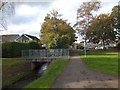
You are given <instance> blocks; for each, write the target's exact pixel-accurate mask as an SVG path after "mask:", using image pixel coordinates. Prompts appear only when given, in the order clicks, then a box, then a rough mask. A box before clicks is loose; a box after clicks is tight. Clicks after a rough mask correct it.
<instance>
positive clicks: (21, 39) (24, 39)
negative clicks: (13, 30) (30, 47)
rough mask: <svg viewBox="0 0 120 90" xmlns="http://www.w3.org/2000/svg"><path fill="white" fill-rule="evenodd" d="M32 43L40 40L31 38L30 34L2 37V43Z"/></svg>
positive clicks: (0, 37) (0, 40) (0, 39)
mask: <svg viewBox="0 0 120 90" xmlns="http://www.w3.org/2000/svg"><path fill="white" fill-rule="evenodd" d="M30 41H37V42H38V41H39V39H38V38H37V37H35V36H31V35H28V34H22V35H21V36H20V35H19V34H10V35H0V42H21V43H25V42H30Z"/></svg>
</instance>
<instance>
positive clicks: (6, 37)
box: [0, 34, 19, 42]
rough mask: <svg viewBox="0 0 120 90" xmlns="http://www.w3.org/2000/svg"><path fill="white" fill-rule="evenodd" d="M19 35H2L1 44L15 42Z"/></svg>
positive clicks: (0, 37) (0, 36)
mask: <svg viewBox="0 0 120 90" xmlns="http://www.w3.org/2000/svg"><path fill="white" fill-rule="evenodd" d="M18 37H19V34H10V35H0V42H14V41H15V39H16V38H18Z"/></svg>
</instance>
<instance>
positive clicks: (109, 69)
mask: <svg viewBox="0 0 120 90" xmlns="http://www.w3.org/2000/svg"><path fill="white" fill-rule="evenodd" d="M80 57H81V58H82V59H84V63H85V65H86V66H87V67H88V68H90V69H92V70H95V71H99V72H102V73H108V74H112V75H118V52H117V51H107V50H106V51H103V50H93V51H88V52H87V55H86V57H85V55H84V53H83V52H81V53H80ZM119 72H120V71H119Z"/></svg>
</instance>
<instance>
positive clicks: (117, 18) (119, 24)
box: [111, 5, 120, 40]
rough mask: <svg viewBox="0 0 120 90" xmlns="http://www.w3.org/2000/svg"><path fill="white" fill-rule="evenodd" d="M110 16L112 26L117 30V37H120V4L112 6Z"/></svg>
mask: <svg viewBox="0 0 120 90" xmlns="http://www.w3.org/2000/svg"><path fill="white" fill-rule="evenodd" d="M111 16H112V17H113V21H114V28H115V30H116V32H117V38H118V40H119V39H120V5H117V6H114V7H113V8H112V12H111Z"/></svg>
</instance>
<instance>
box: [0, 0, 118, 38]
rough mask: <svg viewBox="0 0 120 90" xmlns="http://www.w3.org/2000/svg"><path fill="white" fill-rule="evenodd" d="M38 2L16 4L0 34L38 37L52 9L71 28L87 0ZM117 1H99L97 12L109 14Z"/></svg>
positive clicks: (41, 0)
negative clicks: (80, 7)
mask: <svg viewBox="0 0 120 90" xmlns="http://www.w3.org/2000/svg"><path fill="white" fill-rule="evenodd" d="M43 1H45V0H40V1H39V2H29V3H28V2H27V3H17V6H16V9H15V15H14V16H12V17H11V18H9V23H8V30H7V31H1V34H23V33H26V34H30V35H35V36H37V37H39V34H40V29H41V24H42V23H43V21H44V18H45V16H46V13H49V11H51V10H52V9H57V10H59V13H60V14H62V18H64V19H67V20H68V22H69V23H71V26H73V25H74V24H75V23H76V13H77V9H78V8H79V6H80V5H81V4H82V2H83V1H88V0H51V1H50V0H49V1H48V0H47V1H46V2H43ZM118 2H119V0H103V1H101V9H100V10H99V11H98V12H97V14H100V13H110V12H111V10H112V8H113V7H114V6H115V5H118Z"/></svg>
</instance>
